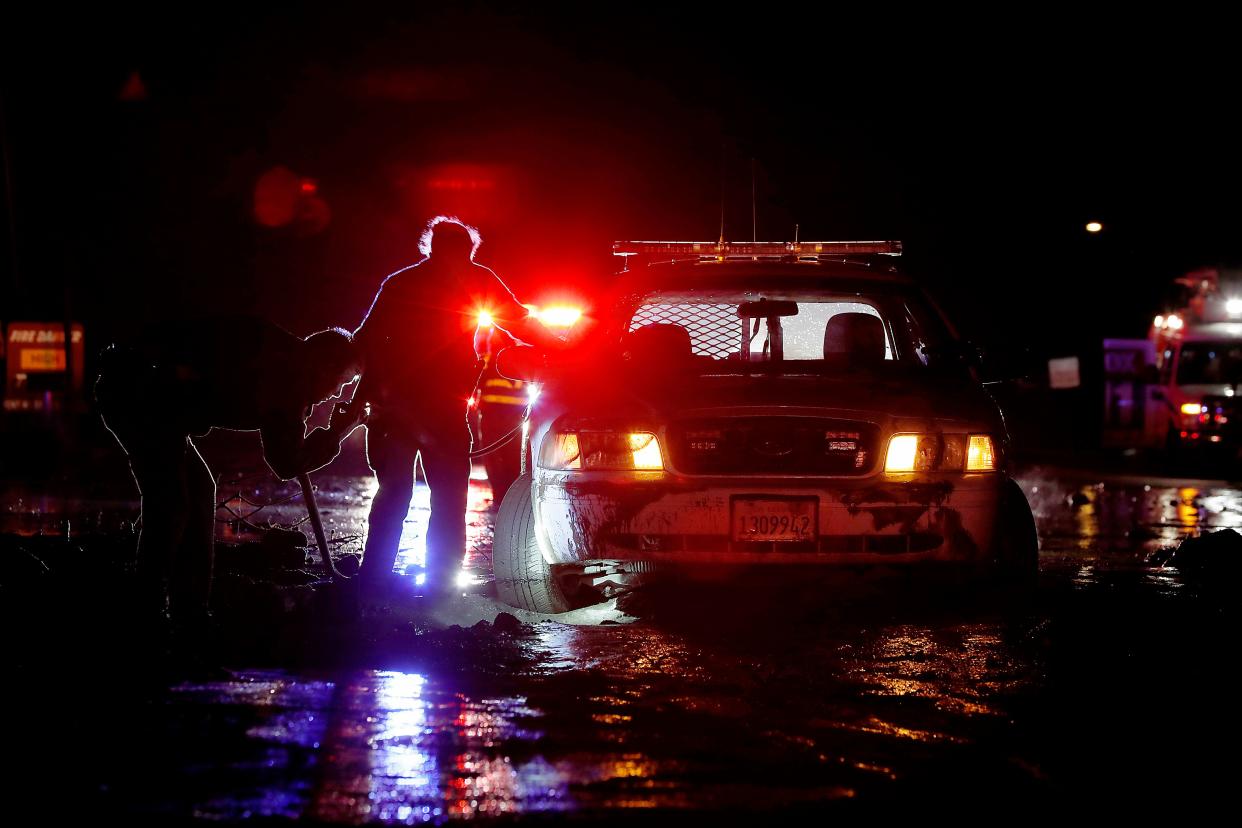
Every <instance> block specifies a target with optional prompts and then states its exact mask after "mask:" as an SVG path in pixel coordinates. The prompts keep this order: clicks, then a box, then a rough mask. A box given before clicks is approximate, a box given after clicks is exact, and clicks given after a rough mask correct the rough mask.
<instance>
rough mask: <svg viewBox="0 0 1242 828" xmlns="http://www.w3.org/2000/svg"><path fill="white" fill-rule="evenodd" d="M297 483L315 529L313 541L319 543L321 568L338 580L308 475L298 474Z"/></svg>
mask: <svg viewBox="0 0 1242 828" xmlns="http://www.w3.org/2000/svg"><path fill="white" fill-rule="evenodd" d="M298 483H299V484H301V486H302V499H303V500H305V501H306V513H307V514H308V515H309V516H310V522H311V528H312V529H314V530H315V543H317V544H318V545H319V554H320V556H321V557H322V558H323V568H324V569H325V570H327V572H328V574H329V575H331V576H332V580H334V581H340V580H341V576H340V573H338V572H337V571H336V567H335V566H333V565H332V556H331V555H329V554H328V538H327V536H326V535H324V533H323V520H321V519H320V517H319V504H317V503H316V502H315V490H314V489H312V488H311V479H310V475H309V474H305V473H303V474H299V475H298Z"/></svg>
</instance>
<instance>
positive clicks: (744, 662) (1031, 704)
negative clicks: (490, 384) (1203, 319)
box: [0, 468, 1242, 824]
mask: <svg viewBox="0 0 1242 828" xmlns="http://www.w3.org/2000/svg"><path fill="white" fill-rule="evenodd" d="M1020 482H1021V484H1022V487H1023V489H1024V490H1025V491H1026V493H1027V495H1028V497H1029V498H1030V500H1031V503H1032V505H1033V507H1034V509H1035V512H1036V517H1037V521H1038V524H1039V529H1040V534H1041V540H1042V553H1041V573H1040V580H1039V584H1038V587H1037V588H1036V589H1035V590H1034V591H1033V592H1030V593H1027V592H1014V591H1007V590H999V589H981V588H979V587H978V585H971V584H960V583H945V584H926V583H910V582H908V581H904V580H901V579H893V578H877V577H872V576H867V575H852V576H847V577H843V578H840V579H834V580H833V581H832V582H828V583H808V582H801V583H799V585H798V588H797V589H795V590H792V591H789V592H779V591H773V590H759V591H746V592H740V593H739V592H725V591H723V590H721V589H719V588H712V589H705V590H704V591H703V592H702V593H701V594H696V595H687V594H685V593H677V594H673V595H669V594H659V593H657V594H654V595H651V596H649V597H648V598H645V599H643V600H642V601H639V602H638V603H637V604H635V605H633V606H630V607H628V611H629V612H631V613H633V614H634V615H637V616H638V618H637V620H630V618H629V617H627V616H626V615H625V614H624V613H622V612H615V613H613V614H611V615H607V616H600V617H598V618H596V619H595V620H596V621H599V620H601V618H603V619H604V620H605V621H606V623H603V624H598V623H597V624H593V625H592V624H564V623H556V622H552V621H547V622H543V623H532V624H517V623H513V622H512V621H511V620H510V619H501V620H500V621H498V622H496V623H491V622H492V621H495V619H496V617H497V612H498V611H499V609H500V608H498V607H496V606H495V605H493V604H492V603H491V602H490V601H489V599H488V598H487V595H488V593H489V590H490V585H489V584H488V582H487V568H488V556H489V554H490V543H491V519H492V513H491V512H489V511H488V509H487V507H488V501H489V498H490V492H489V491H488V489H487V486H486V483H485V482H484V481H475V483H474V484H473V487H472V498H471V504H472V515H471V531H470V547H471V548H470V550H469V555H468V559H467V560H468V570H469V572H470V573H471V575H472V577H471V578H470V579H469V580H470V585H469V587H468V589H469V590H470V591H471V593H472V597H471V598H468V599H464V601H463V605H462V607H463V608H462V609H460V611H458V612H457V614H456V615H454V614H451V613H450V614H449V615H448V616H444V615H441V616H434V615H432V614H428V613H426V612H423V611H421V610H420V609H419V608H418V606H417V602H412V605H411V608H410V609H409V610H408V611H406V610H401V611H393V612H390V613H386V614H379V615H375V616H368V617H367V618H366V619H365V620H364V621H362V622H355V621H352V620H350V618H349V617H348V614H347V613H342V612H341V611H340V606H339V605H338V601H337V599H336V598H334V597H333V593H332V591H331V590H327V589H325V588H323V587H322V586H319V587H317V586H316V585H315V584H314V578H313V575H310V574H307V573H305V572H302V573H301V574H299V573H298V572H289V571H280V570H279V569H276V570H273V571H268V572H266V574H264V573H257V572H256V571H249V570H246V569H245V568H244V567H242V568H241V569H235V570H234V571H230V569H229V566H228V565H227V563H228V561H227V557H228V553H227V551H226V554H225V556H224V557H225V559H226V560H225V563H226V566H225V567H224V569H223V570H222V572H221V573H220V575H219V580H218V598H219V602H220V605H221V609H220V610H219V612H218V616H219V622H220V626H221V628H220V630H218V631H217V632H216V641H215V642H214V643H213V648H214V649H213V651H212V658H210V659H204V658H190V657H185V658H179V657H177V656H176V655H173V656H169V655H168V653H167V650H166V648H164V647H163V644H162V643H161V642H153V641H151V640H148V638H149V637H150V636H151V635H152V634H151V633H150V631H149V630H145V629H144V628H142V627H140V626H135V625H132V624H128V623H127V622H126V617H127V610H126V607H127V606H130V604H131V603H132V600H133V590H132V585H131V584H130V583H129V581H130V580H131V579H132V578H131V575H130V573H129V571H128V570H127V569H126V566H125V564H124V563H123V562H120V563H118V562H117V561H115V560H112V559H111V558H110V557H109V556H110V555H113V556H115V553H114V552H113V551H111V550H113V548H114V547H119V546H123V545H124V544H125V543H127V542H128V540H127V538H126V536H125V531H124V525H125V524H124V521H126V520H132V519H133V517H134V515H135V508H134V504H131V503H129V502H126V501H114V502H109V501H104V500H100V499H98V498H94V499H91V498H78V499H74V498H67V499H58V498H50V497H46V496H44V495H43V494H41V493H38V492H33V491H30V490H28V489H24V488H22V487H20V486H16V485H13V486H9V487H8V488H7V490H6V491H5V492H4V500H3V506H2V511H0V523H2V524H3V525H0V530H3V531H4V532H5V533H7V534H5V535H4V538H5V546H4V553H5V555H6V561H8V566H9V567H10V571H13V570H12V568H14V567H15V568H16V571H17V573H18V574H16V575H8V576H6V577H5V580H4V584H3V591H2V593H0V594H2V596H3V598H4V603H5V609H4V612H5V615H4V618H5V625H6V636H7V637H8V638H9V642H10V646H9V648H8V649H9V657H8V660H9V663H10V665H11V669H10V670H9V671H8V672H9V678H8V680H7V681H6V685H7V686H6V712H7V714H8V716H7V718H8V720H9V722H10V725H9V728H8V730H9V739H8V743H9V745H10V756H12V757H14V758H15V759H16V760H17V761H16V766H17V768H18V770H17V771H16V773H15V774H14V773H10V774H9V776H10V780H9V785H8V790H9V799H10V802H12V803H15V804H14V806H13V807H14V808H16V809H18V810H29V811H31V812H32V813H34V814H38V815H42V816H44V817H46V818H53V817H58V818H68V819H71V820H83V821H85V820H87V819H89V820H91V821H95V820H96V819H98V818H99V817H100V816H103V815H114V816H117V817H121V818H125V819H128V820H131V821H133V820H138V821H142V820H150V821H153V822H160V823H167V822H177V821H183V820H186V821H189V820H205V821H220V820H225V821H232V820H260V821H262V820H276V821H280V820H284V819H292V818H303V819H308V820H313V821H319V822H325V823H347V824H357V823H367V822H378V823H402V824H410V823H424V822H431V823H439V822H444V821H455V820H462V819H480V818H491V817H507V818H532V817H542V818H548V817H556V818H584V819H601V818H603V819H609V820H617V821H628V820H630V819H650V818H651V817H652V816H658V817H662V818H668V820H669V821H681V820H683V819H685V818H688V817H691V816H693V815H695V814H697V813H703V812H711V813H713V814H714V815H715V816H717V817H720V816H725V817H733V818H746V817H747V815H748V814H751V813H752V812H755V813H757V812H761V811H769V810H772V809H779V810H782V811H785V812H788V814H789V815H791V816H795V817H797V816H799V815H813V814H818V813H819V812H825V813H827V814H833V813H849V814H859V815H861V814H864V813H871V812H872V811H875V810H892V809H901V810H905V809H910V808H920V809H921V808H925V807H927V806H937V807H938V808H939V807H945V808H951V809H953V810H954V811H955V812H956V813H959V814H966V815H969V814H974V815H975V817H976V818H984V817H985V816H987V815H988V814H1008V815H1011V816H1012V815H1017V816H1029V815H1031V814H1035V813H1039V812H1042V811H1049V812H1063V811H1062V808H1063V807H1065V806H1069V805H1074V806H1078V805H1081V804H1083V803H1088V804H1090V805H1094V806H1100V807H1104V808H1107V809H1108V810H1109V811H1110V812H1113V813H1119V812H1129V811H1134V812H1140V813H1145V814H1147V815H1150V814H1152V813H1153V812H1156V811H1162V810H1165V809H1167V810H1169V811H1170V812H1172V813H1176V814H1178V815H1181V816H1183V817H1185V816H1190V815H1193V814H1195V813H1197V812H1200V811H1203V810H1206V809H1208V808H1210V807H1212V806H1213V805H1215V804H1218V803H1220V802H1222V801H1225V800H1226V799H1227V798H1228V795H1229V793H1230V785H1231V783H1232V779H1233V777H1234V766H1235V765H1236V760H1235V759H1234V758H1233V754H1232V750H1233V746H1234V745H1235V744H1237V743H1238V736H1239V726H1238V723H1237V722H1238V715H1237V709H1238V708H1237V704H1238V702H1237V700H1236V698H1235V696H1236V694H1235V693H1234V691H1233V688H1234V681H1233V680H1232V679H1230V678H1229V676H1230V673H1231V669H1232V668H1231V667H1230V665H1231V664H1232V663H1233V659H1234V657H1235V655H1236V651H1237V641H1238V635H1237V634H1238V631H1239V624H1238V612H1237V601H1236V599H1235V598H1234V597H1233V595H1234V591H1235V586H1234V584H1233V582H1232V575H1231V573H1230V570H1229V568H1228V567H1225V568H1224V569H1211V568H1209V569H1202V570H1197V571H1195V572H1184V571H1180V570H1179V569H1178V568H1176V567H1175V566H1171V565H1169V563H1168V562H1167V561H1166V560H1165V556H1164V555H1162V554H1161V552H1162V550H1167V549H1170V548H1172V547H1174V546H1176V545H1177V543H1178V542H1179V541H1180V540H1181V539H1182V538H1184V537H1186V536H1189V535H1193V534H1196V533H1199V532H1204V531H1212V530H1215V529H1218V528H1225V527H1238V526H1240V525H1242V490H1239V489H1238V488H1236V487H1234V486H1231V485H1229V484H1226V483H1224V482H1219V481H1218V482H1212V481H1179V480H1164V479H1155V478H1145V477H1141V476H1140V477H1110V478H1093V477H1092V476H1091V475H1090V474H1085V473H1082V472H1069V471H1065V470H1058V469H1050V468H1049V469H1041V468H1032V469H1028V470H1026V471H1025V472H1024V474H1023V475H1022V476H1021V478H1020ZM320 487H321V492H320V502H321V508H322V509H323V511H324V514H325V518H326V521H327V524H328V533H329V535H330V536H333V537H335V538H337V539H338V543H337V544H336V546H337V553H338V554H340V553H342V552H349V551H351V550H353V549H356V548H357V547H358V546H359V545H360V543H361V534H362V531H363V527H364V525H365V514H366V505H367V503H368V501H369V498H370V495H371V492H372V491H373V489H372V488H371V486H370V484H369V482H368V481H367V480H366V479H364V478H355V477H338V478H331V479H327V478H325V479H324V480H321V481H320ZM237 490H238V495H239V499H235V500H230V509H231V510H232V511H233V513H234V514H229V510H223V511H222V513H221V520H222V523H221V527H220V529H221V538H222V540H223V541H224V542H231V541H238V540H245V539H246V537H247V532H248V531H250V530H249V529H248V528H247V526H246V523H245V522H243V521H242V520H241V517H239V516H247V515H250V514H251V513H250V510H251V509H254V508H256V505H255V504H262V503H267V502H269V501H273V500H275V501H279V500H281V499H283V498H285V497H287V496H288V495H289V494H290V493H291V491H292V490H290V489H272V488H271V487H270V486H266V485H264V484H256V483H253V482H246V481H238V486H237ZM229 494H230V492H229V491H227V486H225V487H222V488H221V496H222V499H224V498H226V497H227V496H228V495H229ZM425 498H426V492H425V490H422V489H420V490H419V493H418V496H417V497H416V499H415V502H414V506H413V508H412V510H411V514H410V518H409V521H408V522H407V530H408V531H407V533H406V537H405V538H404V539H403V561H405V562H406V563H409V564H417V563H418V562H419V559H420V556H421V533H422V529H423V526H424V525H425V518H426V499H425ZM247 501H249V502H247ZM301 514H302V512H301V507H300V504H299V503H298V502H297V501H296V500H295V499H291V500H290V501H289V502H287V503H284V504H277V505H275V506H269V507H267V508H266V509H265V510H264V511H263V512H262V513H260V514H254V515H252V516H251V517H250V518H248V520H249V522H250V523H255V522H257V521H259V520H260V519H262V520H273V521H276V522H292V521H293V520H296V519H297V518H298V517H300V516H301ZM65 521H68V522H69V528H68V532H69V540H68V541H66V540H65V538H64V534H65V531H66V527H65ZM75 527H76V528H75ZM38 532H43V533H44V534H43V536H42V537H39V536H38V535H37V534H36V535H35V536H34V537H31V534H32V533H38ZM75 538H77V540H75ZM242 548H243V549H244V548H246V547H242ZM40 565H41V566H43V567H44V568H43V569H39V566H40ZM45 570H46V571H45ZM1235 571H1236V570H1235ZM527 620H531V619H527ZM618 622H620V623H618ZM83 809H85V810H83ZM993 809H999V810H993Z"/></svg>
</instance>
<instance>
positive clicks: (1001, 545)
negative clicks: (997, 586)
mask: <svg viewBox="0 0 1242 828" xmlns="http://www.w3.org/2000/svg"><path fill="white" fill-rule="evenodd" d="M992 565H993V567H994V571H995V573H996V575H997V576H998V577H1000V578H1001V579H1002V580H1004V581H1013V582H1021V583H1034V581H1035V579H1036V577H1037V576H1038V575H1039V531H1038V530H1037V529H1036V528H1035V515H1034V514H1032V513H1031V506H1030V504H1029V503H1027V500H1026V495H1025V494H1023V493H1022V488H1021V487H1020V486H1019V485H1018V484H1017V482H1016V481H1014V480H1013V479H1007V480H1005V482H1004V483H1003V484H1002V486H1001V494H1000V503H999V504H998V514H997V521H996V537H995V538H994V539H993V541H992Z"/></svg>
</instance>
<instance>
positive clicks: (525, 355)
mask: <svg viewBox="0 0 1242 828" xmlns="http://www.w3.org/2000/svg"><path fill="white" fill-rule="evenodd" d="M496 372H497V373H498V374H500V375H501V376H502V377H505V378H506V379H511V380H517V381H519V382H539V381H540V379H541V378H542V377H543V375H544V374H545V373H547V361H546V360H545V359H544V353H543V351H542V350H540V349H538V348H532V347H530V346H529V345H512V346H510V347H508V348H505V349H504V350H502V351H501V352H500V353H499V354H497V355H496Z"/></svg>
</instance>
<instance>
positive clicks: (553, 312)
mask: <svg viewBox="0 0 1242 828" xmlns="http://www.w3.org/2000/svg"><path fill="white" fill-rule="evenodd" d="M530 313H531V316H533V317H535V318H536V319H538V320H539V321H540V322H542V323H543V324H544V325H546V326H548V327H549V328H572V327H573V326H574V325H576V324H577V322H578V320H579V319H581V318H582V309H581V308H575V307H572V306H569V305H553V306H552V307H547V308H532V309H531V312H530Z"/></svg>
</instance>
